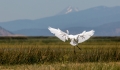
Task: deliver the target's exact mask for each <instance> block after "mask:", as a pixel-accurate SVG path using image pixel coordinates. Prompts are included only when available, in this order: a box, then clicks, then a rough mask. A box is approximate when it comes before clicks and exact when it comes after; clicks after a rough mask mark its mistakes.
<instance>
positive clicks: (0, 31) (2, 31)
mask: <svg viewBox="0 0 120 70" xmlns="http://www.w3.org/2000/svg"><path fill="white" fill-rule="evenodd" d="M13 35H15V34H13V33H12V32H9V31H8V30H6V29H4V28H2V27H0V36H13Z"/></svg>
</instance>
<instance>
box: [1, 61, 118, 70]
mask: <svg viewBox="0 0 120 70" xmlns="http://www.w3.org/2000/svg"><path fill="white" fill-rule="evenodd" d="M0 70H120V62H109V63H105V62H93V63H90V62H87V63H54V64H32V65H24V64H23V65H6V66H0Z"/></svg>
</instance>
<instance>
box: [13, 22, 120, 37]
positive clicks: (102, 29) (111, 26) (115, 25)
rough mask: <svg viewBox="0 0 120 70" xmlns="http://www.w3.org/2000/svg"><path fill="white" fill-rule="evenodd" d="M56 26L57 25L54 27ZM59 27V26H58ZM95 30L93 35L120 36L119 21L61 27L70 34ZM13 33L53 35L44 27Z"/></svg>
mask: <svg viewBox="0 0 120 70" xmlns="http://www.w3.org/2000/svg"><path fill="white" fill-rule="evenodd" d="M54 28H57V27H54ZM60 29H61V28H60ZM92 29H93V30H95V36H120V22H112V23H107V24H103V25H100V26H96V27H80V26H77V27H69V28H64V29H61V30H62V31H64V32H66V30H69V32H70V34H78V33H81V32H82V31H84V30H86V31H89V30H92ZM14 33H17V34H23V35H27V36H50V35H53V34H51V33H50V31H49V30H48V29H47V28H46V29H23V30H18V31H15V32H14Z"/></svg>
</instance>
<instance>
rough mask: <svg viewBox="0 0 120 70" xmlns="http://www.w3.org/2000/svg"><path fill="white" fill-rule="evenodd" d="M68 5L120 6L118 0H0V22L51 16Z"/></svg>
mask: <svg viewBox="0 0 120 70" xmlns="http://www.w3.org/2000/svg"><path fill="white" fill-rule="evenodd" d="M68 6H73V7H78V8H79V10H84V9H88V8H91V7H96V6H107V7H113V6H120V0H0V22H6V21H12V20H18V19H31V20H34V19H39V18H44V17H49V16H53V15H55V14H57V13H59V12H60V11H62V10H63V9H64V8H66V7H68Z"/></svg>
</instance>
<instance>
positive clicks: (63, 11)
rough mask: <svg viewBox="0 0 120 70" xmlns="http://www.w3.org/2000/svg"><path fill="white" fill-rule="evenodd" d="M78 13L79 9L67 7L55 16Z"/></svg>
mask: <svg viewBox="0 0 120 70" xmlns="http://www.w3.org/2000/svg"><path fill="white" fill-rule="evenodd" d="M78 11H79V9H78V8H77V7H72V6H68V7H67V8H65V9H63V10H62V11H61V12H60V13H58V14H57V15H63V14H69V13H72V12H78Z"/></svg>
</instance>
